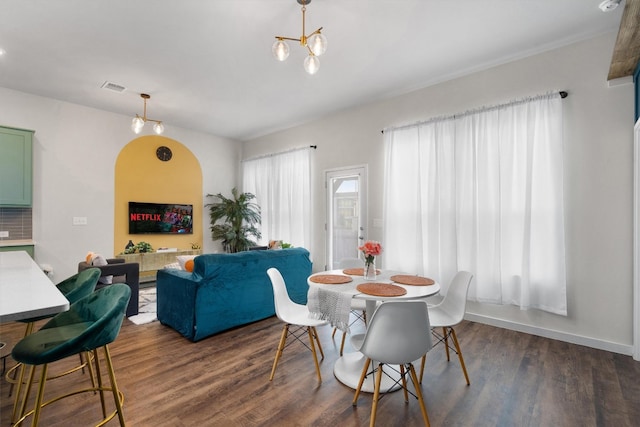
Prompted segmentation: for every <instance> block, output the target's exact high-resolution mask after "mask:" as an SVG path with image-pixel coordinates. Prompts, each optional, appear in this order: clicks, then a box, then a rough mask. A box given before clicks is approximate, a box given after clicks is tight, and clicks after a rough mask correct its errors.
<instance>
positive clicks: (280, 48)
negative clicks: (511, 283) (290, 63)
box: [271, 39, 289, 61]
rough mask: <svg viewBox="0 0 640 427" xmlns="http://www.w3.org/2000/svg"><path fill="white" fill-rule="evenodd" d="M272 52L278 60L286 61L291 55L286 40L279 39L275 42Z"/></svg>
mask: <svg viewBox="0 0 640 427" xmlns="http://www.w3.org/2000/svg"><path fill="white" fill-rule="evenodd" d="M271 52H272V53H273V56H274V57H275V58H276V59H277V60H278V61H284V60H285V59H287V58H288V57H289V45H288V44H287V42H285V41H284V40H282V39H278V40H276V41H275V43H273V46H272V47H271Z"/></svg>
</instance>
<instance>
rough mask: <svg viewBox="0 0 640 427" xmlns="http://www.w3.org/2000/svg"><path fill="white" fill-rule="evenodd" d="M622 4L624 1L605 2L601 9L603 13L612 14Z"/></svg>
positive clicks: (606, 0)
mask: <svg viewBox="0 0 640 427" xmlns="http://www.w3.org/2000/svg"><path fill="white" fill-rule="evenodd" d="M620 2H622V0H604V1H603V2H602V3H600V6H599V7H600V10H602V11H603V12H611V11H612V10H613V9H615V8H616V7H618V6H619V5H620Z"/></svg>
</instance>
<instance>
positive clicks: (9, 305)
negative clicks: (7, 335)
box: [0, 251, 69, 322]
mask: <svg viewBox="0 0 640 427" xmlns="http://www.w3.org/2000/svg"><path fill="white" fill-rule="evenodd" d="M68 309H69V301H68V300H67V299H66V298H65V296H64V295H63V294H62V292H60V291H59V290H58V288H56V286H55V284H54V283H53V282H52V281H51V280H50V279H49V277H47V275H46V274H45V273H44V272H43V271H42V269H40V267H39V266H38V264H36V262H35V261H34V260H33V258H31V256H29V254H28V253H27V252H25V251H13V252H0V322H10V321H14V320H22V319H29V318H32V317H39V316H48V315H52V314H57V313H60V312H62V311H66V310H68Z"/></svg>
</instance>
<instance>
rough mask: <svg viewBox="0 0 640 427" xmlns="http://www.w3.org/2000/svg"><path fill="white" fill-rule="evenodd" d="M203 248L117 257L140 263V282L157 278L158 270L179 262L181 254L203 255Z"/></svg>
mask: <svg viewBox="0 0 640 427" xmlns="http://www.w3.org/2000/svg"><path fill="white" fill-rule="evenodd" d="M201 254H202V249H185V250H178V251H173V252H147V253H141V254H140V253H136V254H120V255H116V258H121V259H124V260H125V262H137V263H138V264H139V265H140V283H144V282H150V281H155V280H156V272H157V271H158V270H160V269H162V268H163V267H164V266H165V265H167V264H173V263H174V262H177V259H176V257H177V256H180V255H201Z"/></svg>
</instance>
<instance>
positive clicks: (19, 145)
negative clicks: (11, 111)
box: [0, 127, 33, 206]
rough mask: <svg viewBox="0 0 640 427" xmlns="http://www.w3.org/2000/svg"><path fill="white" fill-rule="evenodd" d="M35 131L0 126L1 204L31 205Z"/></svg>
mask: <svg viewBox="0 0 640 427" xmlns="http://www.w3.org/2000/svg"><path fill="white" fill-rule="evenodd" d="M32 140H33V131H30V130H22V129H12V128H5V127H0V206H31V187H32V183H31V181H32V178H31V160H32V157H31V156H32Z"/></svg>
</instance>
